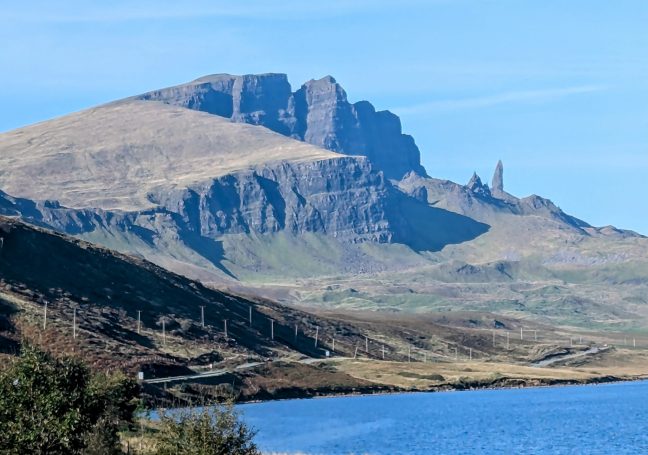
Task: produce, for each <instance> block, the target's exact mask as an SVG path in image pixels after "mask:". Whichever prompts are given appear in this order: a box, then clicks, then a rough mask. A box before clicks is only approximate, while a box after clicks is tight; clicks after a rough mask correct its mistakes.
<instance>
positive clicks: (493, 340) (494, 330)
mask: <svg viewBox="0 0 648 455" xmlns="http://www.w3.org/2000/svg"><path fill="white" fill-rule="evenodd" d="M493 347H495V330H493Z"/></svg>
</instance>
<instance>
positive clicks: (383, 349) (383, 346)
mask: <svg viewBox="0 0 648 455" xmlns="http://www.w3.org/2000/svg"><path fill="white" fill-rule="evenodd" d="M382 355H383V360H385V345H384V344H383V345H382Z"/></svg>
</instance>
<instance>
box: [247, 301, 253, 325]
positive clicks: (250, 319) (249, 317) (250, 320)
mask: <svg viewBox="0 0 648 455" xmlns="http://www.w3.org/2000/svg"><path fill="white" fill-rule="evenodd" d="M248 319H249V323H250V327H252V305H250V315H249V316H248Z"/></svg>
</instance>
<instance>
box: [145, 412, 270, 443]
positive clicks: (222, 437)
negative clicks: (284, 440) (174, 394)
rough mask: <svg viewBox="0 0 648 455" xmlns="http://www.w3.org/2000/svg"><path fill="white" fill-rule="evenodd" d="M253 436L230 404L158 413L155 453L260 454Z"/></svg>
mask: <svg viewBox="0 0 648 455" xmlns="http://www.w3.org/2000/svg"><path fill="white" fill-rule="evenodd" d="M253 437H254V432H253V431H251V430H250V429H249V428H248V427H247V426H246V425H245V424H244V423H243V422H241V420H240V419H239V416H238V414H237V413H236V412H235V411H234V409H233V408H232V405H214V406H209V407H204V408H200V409H195V408H194V409H186V410H177V411H174V412H161V414H160V430H159V432H158V433H157V434H156V436H155V441H154V444H155V453H156V454H157V455H176V454H179V453H182V454H188V455H259V453H260V452H259V451H258V449H257V447H256V445H255V444H254V442H253V441H252V439H253Z"/></svg>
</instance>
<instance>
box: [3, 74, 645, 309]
mask: <svg viewBox="0 0 648 455" xmlns="http://www.w3.org/2000/svg"><path fill="white" fill-rule="evenodd" d="M26 182H38V184H26ZM0 189H2V190H4V191H6V193H0V214H6V215H11V216H20V217H22V218H23V219H25V220H28V221H30V222H31V223H33V224H37V225H39V226H45V227H50V228H53V229H55V230H57V231H59V232H64V233H68V234H72V235H75V236H78V237H80V238H82V239H85V240H88V241H91V242H94V243H98V244H101V245H104V246H107V247H109V248H113V249H116V250H118V251H122V252H126V253H129V254H133V255H136V256H140V257H143V258H146V259H148V260H150V261H152V262H154V263H156V264H157V265H159V266H162V267H164V268H167V269H169V270H172V271H174V272H177V273H181V274H184V275H186V276H190V277H192V278H194V279H199V280H201V281H203V282H205V283H210V284H215V285H218V286H228V287H230V288H232V289H238V290H245V291H246V292H255V293H259V294H262V295H266V296H271V297H273V298H276V299H279V300H282V301H285V302H288V303H305V304H317V305H341V306H346V307H350V308H372V309H375V308H383V309H388V310H390V311H394V310H403V309H410V310H418V309H420V308H443V309H447V308H450V307H453V306H454V305H484V308H485V309H487V310H491V309H492V305H493V306H495V307H496V308H500V307H502V306H503V307H505V308H509V307H508V306H507V305H509V304H510V305H512V306H513V307H515V305H517V304H518V303H519V302H530V301H533V302H534V305H536V303H537V300H535V299H542V298H544V297H538V295H541V296H544V294H543V292H544V291H542V292H541V291H538V292H539V293H540V294H536V293H535V291H533V292H531V291H530V290H529V289H530V287H533V286H539V287H540V288H543V287H544V284H546V286H554V285H556V283H557V282H559V283H563V282H568V283H572V281H573V280H575V281H574V282H573V284H574V286H565V287H560V286H559V289H560V290H559V291H556V293H557V294H556V295H558V296H560V297H561V298H562V297H573V296H574V295H579V298H583V299H591V297H592V295H594V294H595V291H594V290H593V289H594V288H595V287H596V286H597V285H598V284H597V283H600V282H601V281H605V282H606V283H607V282H614V281H615V280H626V279H629V280H631V282H632V283H633V285H632V286H635V287H632V288H631V289H630V288H624V290H623V292H619V293H618V295H615V297H614V298H610V301H613V302H615V303H618V302H623V301H624V300H623V299H629V301H634V299H635V298H637V295H638V294H637V293H640V292H641V289H643V286H644V285H645V282H646V279H648V277H646V276H645V273H643V272H641V270H644V269H643V268H642V267H643V266H642V264H644V263H645V257H646V253H647V252H648V243H647V241H646V239H645V238H644V237H642V236H639V235H637V234H636V233H633V232H630V231H623V230H620V229H616V228H612V227H606V228H595V227H592V226H590V225H589V224H588V223H586V222H584V221H582V220H579V219H577V218H575V217H572V216H570V215H568V214H566V213H565V212H563V211H562V210H561V209H560V208H559V207H558V206H557V205H555V204H554V203H553V202H551V201H549V200H547V199H544V198H542V197H540V196H536V195H532V196H529V197H525V198H518V197H516V196H513V195H511V194H509V193H507V192H506V191H505V185H504V165H503V164H502V163H501V162H500V163H498V165H497V167H496V170H495V174H494V176H493V180H492V185H491V186H490V187H489V186H488V185H487V184H486V183H484V181H482V179H481V178H480V177H479V176H478V175H476V174H475V175H474V176H473V177H472V178H471V180H470V182H468V184H467V185H462V184H459V183H454V182H450V181H447V180H441V179H436V178H432V177H429V176H428V175H427V173H426V171H425V170H424V169H423V167H422V166H421V165H420V160H419V151H418V149H417V148H416V145H415V144H414V142H413V140H412V139H411V137H409V136H406V135H403V134H402V132H401V125H400V121H399V120H398V118H397V117H395V116H394V115H393V114H391V113H389V112H376V111H375V109H374V108H373V107H372V106H371V105H370V104H369V103H367V102H358V103H353V104H352V103H349V102H348V100H347V96H346V93H345V92H344V90H343V89H342V88H341V87H340V85H339V84H337V82H335V80H334V79H333V78H330V77H326V78H323V79H321V80H318V81H309V82H307V83H306V84H304V85H303V86H302V87H301V88H300V89H298V90H297V91H295V92H293V91H292V89H291V87H290V85H289V83H288V81H287V78H286V76H285V75H279V74H266V75H257V76H254V75H248V76H230V75H215V76H208V77H205V78H201V79H198V80H196V81H194V82H191V83H188V84H183V85H180V86H176V87H170V88H166V89H162V90H157V91H153V92H149V93H147V94H144V95H140V96H137V97H133V98H129V99H126V100H120V101H116V102H113V103H110V104H107V105H103V106H99V107H95V108H92V109H88V110H85V111H81V112H78V113H74V114H70V115H67V116H64V117H61V118H58V119H54V120H50V121H48V122H43V123H40V124H37V125H32V126H28V127H24V128H20V129H18V130H14V131H10V132H7V133H3V134H1V135H0ZM7 193H8V194H7ZM10 195H11V196H10ZM580 267H600V268H601V269H600V270H598V271H597V272H596V273H594V272H592V274H589V271H590V270H589V269H588V273H586V274H585V275H583V270H581V269H580ZM567 271H568V273H567ZM603 277H605V278H603ZM597 280H598V281H597ZM493 283H499V284H498V285H497V286H495V285H493ZM539 283H544V284H542V285H540V284H539ZM561 286H562V285H561ZM592 286H593V287H592ZM534 289H535V288H534ZM615 289H616V288H615ZM503 298H504V299H505V301H506V302H510V303H506V304H504V303H502V299H503ZM588 301H589V300H588ZM515 302H518V303H515ZM619 305H620V306H619V307H621V306H623V305H625V304H623V303H619ZM480 308H481V307H480ZM534 308H536V307H534ZM533 311H536V310H533ZM633 311H634V310H633ZM631 313H632V312H631ZM632 314H633V315H635V313H632ZM625 317H626V316H624V315H619V318H621V319H623V318H625ZM623 320H631V318H629V319H623Z"/></svg>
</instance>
